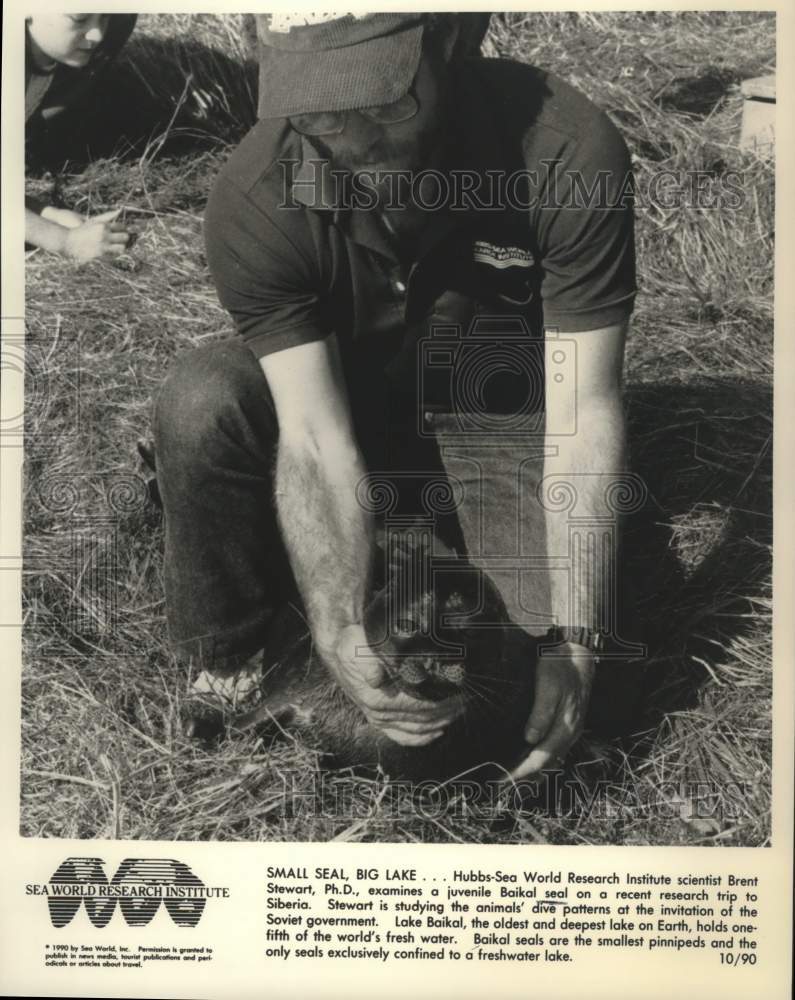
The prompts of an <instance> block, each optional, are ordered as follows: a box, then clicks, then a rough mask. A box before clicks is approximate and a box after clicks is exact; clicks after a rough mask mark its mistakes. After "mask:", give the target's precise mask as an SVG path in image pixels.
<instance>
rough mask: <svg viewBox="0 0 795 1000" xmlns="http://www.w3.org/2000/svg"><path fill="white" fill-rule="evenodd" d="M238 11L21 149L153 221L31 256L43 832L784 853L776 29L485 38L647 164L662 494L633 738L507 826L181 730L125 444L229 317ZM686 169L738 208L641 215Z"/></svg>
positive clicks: (635, 416) (152, 549)
mask: <svg viewBox="0 0 795 1000" xmlns="http://www.w3.org/2000/svg"><path fill="white" fill-rule="evenodd" d="M244 27H245V26H244V25H243V23H242V19H241V18H239V17H230V18H226V19H223V20H222V19H219V18H216V17H213V16H209V15H199V16H187V15H158V16H146V17H143V18H141V21H140V24H139V30H138V32H137V34H136V36H135V38H134V41H133V42H132V43H131V44H130V46H129V50H128V52H127V53H126V56H125V58H124V60H123V62H122V64H121V65H120V66H119V67H118V69H117V70H116V71H115V78H114V80H113V81H112V85H110V86H109V87H108V88H106V90H107V92H108V93H113V95H114V104H113V106H112V107H108V108H106V109H104V111H103V110H101V111H99V112H98V113H97V116H96V118H95V121H94V123H93V127H92V130H91V133H90V134H88V133H85V134H81V135H78V136H70V137H68V138H69V142H68V156H69V159H68V160H67V161H66V162H64V157H63V155H60V156H56V155H55V154H54V152H53V139H52V138H51V139H50V140H48V141H47V142H44V143H41V144H39V145H38V146H37V147H36V148H34V149H32V150H31V157H30V170H29V185H28V186H29V191H30V192H31V193H34V194H35V193H40V194H47V195H48V196H50V197H52V198H54V199H55V200H56V201H59V202H60V203H62V204H65V205H68V206H69V207H72V208H76V209H78V210H81V211H91V212H100V211H102V210H105V209H107V208H111V207H115V206H117V205H120V204H121V205H122V206H123V207H124V210H125V215H126V218H127V220H128V221H129V222H130V223H131V224H132V225H134V227H135V228H136V230H137V231H138V233H139V237H138V240H137V243H136V245H135V247H134V249H133V250H132V252H131V253H130V254H128V255H126V256H125V257H124V258H122V259H120V260H118V261H117V262H114V263H101V262H96V263H93V264H91V265H89V266H87V267H84V268H82V269H80V270H77V269H76V268H74V267H73V266H72V265H70V264H69V263H67V262H64V261H62V260H58V259H55V258H52V257H50V256H47V255H45V254H42V253H36V254H34V255H33V256H32V257H31V258H30V259H29V261H28V264H27V309H28V338H29V340H28V369H29V389H28V404H27V410H28V412H27V427H28V435H29V436H28V440H27V468H26V474H27V491H26V499H25V519H26V521H25V527H26V540H25V560H26V562H25V596H24V599H25V620H26V628H25V662H24V672H23V694H24V701H23V729H22V767H23V786H22V787H23V799H22V822H21V826H22V831H23V833H25V834H27V835H35V836H64V837H66V836H69V837H98V836H101V837H121V838H128V839H136V838H146V839H149V838H163V839H180V838H185V839H205V838H223V839H232V840H254V839H266V840H274V839H276V840H311V839H317V840H325V839H331V838H337V839H361V840H382V839H383V840H395V841H404V840H462V841H465V842H494V841H511V842H551V843H633V844H679V843H685V844H721V845H732V844H749V845H754V844H765V843H767V840H768V836H769V819H770V816H769V795H770V697H771V659H770V652H771V650H770V646H771V643H770V613H771V592H770V563H771V537H772V520H771V497H770V487H771V469H770V456H771V447H770V445H771V433H772V401H771V392H770V384H771V372H772V302H773V278H772V256H773V243H772V241H773V173H772V165H771V164H770V163H769V162H767V161H765V160H763V159H760V158H758V157H756V156H755V155H753V154H749V153H743V152H741V151H740V150H739V149H738V148H737V138H738V135H739V125H740V114H741V98H740V96H739V93H738V87H737V84H738V82H739V81H740V80H742V79H744V78H746V77H751V76H756V75H761V74H762V73H765V72H770V71H771V70H772V68H773V59H774V51H775V46H774V35H775V24H774V22H773V20H772V18H771V16H769V15H764V14H754V13H686V14H673V13H665V14H661V13H658V14H652V13H650V14H638V13H625V14H554V15H553V14H510V15H500V16H495V17H494V18H493V19H492V28H491V32H490V34H489V37H488V38H487V40H486V47H485V51H486V54H488V55H508V56H513V57H516V58H519V59H523V60H526V61H529V62H533V63H537V64H539V65H543V66H545V67H548V68H549V69H551V70H553V71H556V72H558V73H559V74H561V75H562V76H563V77H565V78H566V79H568V80H570V81H571V82H572V83H574V84H575V85H577V86H578V87H580V88H581V89H582V90H584V91H585V92H586V93H587V94H589V95H590V96H591V97H592V98H593V99H595V100H596V101H597V102H598V103H599V104H601V105H602V106H603V107H604V108H606V110H607V111H608V112H609V113H610V114H611V116H612V117H613V118H614V120H615V121H616V122H617V124H618V125H619V126H620V127H621V129H622V131H623V133H624V135H625V136H626V138H627V141H628V143H629V144H630V147H631V149H632V152H633V155H634V159H635V170H636V175H637V179H638V190H639V210H638V226H637V234H638V249H639V269H640V277H641V282H642V292H641V295H640V297H639V299H638V303H637V310H636V314H635V320H634V327H633V334H632V337H631V341H630V346H629V351H628V359H627V400H628V406H629V414H630V428H631V448H632V457H633V464H634V468H635V469H636V471H637V472H639V473H640V474H641V475H642V476H644V478H645V479H646V481H647V483H648V486H649V491H650V503H649V507H648V509H647V510H646V511H645V512H644V513H643V514H642V515H640V516H639V517H638V518H636V519H635V520H636V521H637V523H636V524H634V525H630V526H629V527H630V529H631V535H630V538H632V539H634V540H635V541H634V543H633V544H631V545H628V549H630V550H631V551H632V553H633V558H634V559H635V561H636V562H637V563H638V564H639V566H640V570H641V574H642V581H643V583H642V586H641V588H640V591H641V592H640V598H641V604H642V606H643V609H644V615H645V618H646V620H647V622H648V623H649V626H650V635H651V636H652V657H651V661H650V682H649V686H648V687H649V689H648V692H647V697H646V699H645V703H644V708H643V711H642V713H641V714H640V715H639V717H638V719H637V725H636V727H635V729H636V732H635V733H634V734H633V736H632V737H630V738H628V739H622V740H618V739H610V738H608V737H606V736H596V735H595V734H591V735H589V736H588V737H586V738H585V739H584V740H583V741H582V744H581V745H580V746H579V748H578V750H577V751H576V752H575V753H574V754H573V755H572V763H571V765H570V770H569V772H568V773H567V775H566V779H567V781H569V782H570V783H571V784H570V785H569V786H568V787H569V789H571V788H574V789H575V790H576V794H574V796H573V797H572V793H571V791H570V790H569V793H568V796H565V795H564V796H562V797H561V798H560V799H559V800H558V802H557V808H553V807H552V806H551V803H547V804H546V806H545V807H543V808H542V807H539V806H538V804H536V806H535V807H533V804H532V803H530V804H529V805H528V804H527V803H525V804H524V808H521V807H520V806H521V803H517V802H516V801H514V800H513V799H512V798H511V796H510V795H507V794H506V795H505V796H503V798H502V799H500V800H499V801H498V802H497V803H496V804H495V806H494V808H493V809H492V810H491V811H490V815H487V816H484V815H480V814H479V812H478V810H477V809H475V808H473V806H472V804H471V803H469V804H467V802H466V801H465V797H462V796H461V795H460V794H459V795H458V796H457V797H455V796H453V798H452V799H451V800H448V801H447V806H448V808H447V810H444V809H439V810H434V809H433V808H426V809H425V810H424V811H423V810H420V809H419V808H418V804H417V802H416V800H415V799H414V798H413V797H412V796H411V795H410V794H409V793H407V792H406V791H405V790H401V789H394V788H390V787H388V786H387V785H385V784H384V782H383V781H378V780H374V781H368V780H363V779H358V778H355V777H353V776H352V775H350V774H339V773H338V774H331V775H327V776H326V779H325V781H324V782H323V783H322V784H321V783H320V771H319V769H318V767H317V757H316V754H315V753H314V752H313V751H312V749H311V748H309V747H305V746H301V745H298V744H296V743H294V742H287V743H285V744H283V745H280V746H278V747H275V748H273V749H271V750H269V751H268V752H265V750H264V748H263V747H262V745H261V744H258V743H257V742H256V739H255V738H253V737H252V738H249V739H241V740H236V741H229V742H227V743H225V744H224V745H223V746H221V747H220V748H218V749H217V750H215V751H213V752H208V751H206V750H203V749H201V748H198V747H196V746H194V745H192V744H189V743H188V742H187V741H185V740H184V739H183V737H182V736H181V735H180V733H179V727H178V721H177V720H178V717H179V707H180V698H181V697H182V696H183V693H184V691H185V687H186V682H187V678H186V676H185V674H184V672H183V671H182V670H181V669H180V668H179V667H177V666H176V665H175V664H174V662H173V661H172V659H171V657H170V655H169V652H168V649H167V644H166V631H165V621H164V608H163V598H162V593H163V590H162V557H161V549H162V523H161V519H160V516H159V514H158V512H157V511H156V509H154V508H153V507H152V506H151V505H150V504H148V503H147V502H146V498H145V494H144V490H143V487H142V482H141V480H140V478H138V474H139V472H140V470H139V468H138V466H137V464H136V459H135V454H134V443H135V440H136V438H137V437H138V435H139V434H142V433H144V432H146V430H147V427H148V411H149V404H150V398H151V395H152V393H153V392H154V390H155V388H156V387H157V385H158V382H159V381H160V379H161V377H162V375H163V372H164V370H165V368H166V366H167V364H168V362H169V360H170V359H171V358H172V357H173V356H174V355H176V354H178V353H180V352H182V351H186V350H189V349H190V348H192V347H194V346H196V345H199V344H201V343H205V342H206V341H207V340H210V339H213V338H218V337H223V336H226V335H227V334H228V332H229V323H228V321H227V318H226V316H225V314H224V313H223V311H222V310H221V308H220V307H219V306H218V304H217V303H216V300H215V296H214V293H213V290H212V286H211V283H210V279H209V275H208V271H207V267H206V263H205V260H204V256H203V248H202V240H201V215H202V209H203V205H204V201H205V198H206V194H207V191H208V189H209V187H210V184H211V182H212V180H213V177H214V176H215V174H216V172H217V170H218V168H219V166H220V164H221V162H222V161H223V159H224V157H225V156H226V155H227V153H228V151H229V148H230V145H232V144H234V142H235V141H237V139H238V138H239V137H240V136H241V135H242V134H243V132H244V131H245V129H246V128H247V126H248V125H249V123H250V122H251V120H252V116H253V108H254V98H253V94H254V93H255V81H256V75H255V71H254V66H253V63H252V62H251V60H250V52H251V50H250V47H249V42H248V41H247V40H246V32H245V30H244ZM122 123H123V124H122ZM65 138H66V137H63V136H62V137H61V139H62V141H65ZM86 144H88V147H89V148H90V155H87V154H86ZM669 169H670V170H675V171H679V170H682V171H684V170H689V171H693V170H700V171H703V172H704V176H705V180H703V181H702V182H701V183H702V185H704V186H705V190H707V191H708V192H709V193H711V194H713V195H716V196H718V197H719V198H724V197H725V193H726V188H727V185H730V184H732V183H733V184H734V185H735V186H738V185H739V188H740V195H741V197H740V198H739V199H738V200H739V201H740V202H741V204H740V205H739V206H735V207H734V208H730V207H727V206H726V205H725V204H724V207H723V208H722V209H720V208H717V209H716V208H696V207H693V206H692V204H691V205H690V206H688V205H687V203H685V205H684V206H683V207H678V208H675V207H670V208H666V207H662V206H660V205H655V204H651V203H650V201H649V199H648V198H645V197H644V192H646V191H647V190H648V188H649V184H650V183H651V180H652V178H653V177H654V175H655V173H656V172H659V171H661V170H669ZM731 171H737V174H738V176H739V178H740V180H739V181H737V180H735V181H732V180H731V173H730V172H731ZM589 799H590V800H591V803H592V808H591V809H590V810H588V809H587V808H586V809H583V808H579V809H577V808H573V806H574V805H576V804H577V803H578V802H579V803H580V804H582V802H583V800H585V801H588V800H589Z"/></svg>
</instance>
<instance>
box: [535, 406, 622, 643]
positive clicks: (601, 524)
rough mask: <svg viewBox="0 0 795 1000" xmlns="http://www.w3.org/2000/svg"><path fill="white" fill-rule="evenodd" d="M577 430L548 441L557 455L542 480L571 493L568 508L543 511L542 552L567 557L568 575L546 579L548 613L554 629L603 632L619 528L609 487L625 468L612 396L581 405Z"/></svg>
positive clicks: (610, 617) (609, 615) (609, 617)
mask: <svg viewBox="0 0 795 1000" xmlns="http://www.w3.org/2000/svg"><path fill="white" fill-rule="evenodd" d="M577 425H578V430H577V433H576V434H574V435H572V436H571V437H554V438H552V437H550V439H549V442H548V443H549V444H550V445H553V444H554V446H555V448H556V449H557V454H555V455H553V456H550V457H548V458H547V459H546V461H545V463H544V476H545V479H546V478H547V477H550V476H551V477H554V478H555V479H557V478H558V477H559V478H560V479H561V480H563V481H566V482H569V483H571V484H572V487H573V489H574V491H575V496H574V504H573V507H570V508H569V509H568V510H565V511H560V510H550V509H547V511H546V531H547V551H548V553H549V555H550V556H551V557H552V558H554V557H555V556H560V555H566V554H568V557H569V567H568V569H569V571H568V573H564V572H559V571H553V572H552V573H551V574H550V590H551V601H552V611H553V614H554V615H555V616H556V618H557V621H558V623H559V624H560V625H567V626H574V627H580V626H585V627H587V628H589V629H592V630H597V629H601V630H604V629H606V628H608V627H609V624H610V623H611V622H612V621H614V619H615V610H616V609H615V608H611V607H610V602H611V601H612V600H614V598H615V588H614V586H613V580H614V564H615V560H616V555H617V548H618V541H619V527H620V526H619V524H618V519H617V515H616V513H615V511H614V510H613V509H611V507H610V504H609V493H610V485H611V483H612V482H613V481H615V479H616V478H617V477H618V476H620V475H621V474H622V473H623V472H624V470H625V467H626V422H625V417H624V412H623V407H622V405H621V400H620V397H619V396H618V394H615V395H614V396H610V397H608V398H598V399H595V400H592V401H588V402H584V403H581V406H580V408H579V410H578V413H577ZM548 482H551V480H548ZM550 506H552V505H550Z"/></svg>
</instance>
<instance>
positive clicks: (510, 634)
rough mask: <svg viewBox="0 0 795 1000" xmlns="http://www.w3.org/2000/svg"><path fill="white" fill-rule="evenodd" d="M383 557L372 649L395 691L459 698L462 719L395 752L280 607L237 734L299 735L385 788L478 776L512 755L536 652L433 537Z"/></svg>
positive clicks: (401, 540)
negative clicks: (253, 701) (258, 686)
mask: <svg viewBox="0 0 795 1000" xmlns="http://www.w3.org/2000/svg"><path fill="white" fill-rule="evenodd" d="M431 548H432V549H433V552H431V551H430V549H431ZM381 551H382V552H383V558H382V560H381V564H382V571H381V573H380V574H379V575H380V577H381V580H382V584H381V586H380V587H377V588H376V589H375V593H374V595H373V597H372V599H371V600H370V602H369V604H368V606H367V609H366V613H365V622H364V624H365V632H366V635H367V639H368V643H369V645H370V648H371V649H372V650H373V652H374V653H375V654H376V655H377V656H378V657H379V658H380V659H381V661H382V663H383V665H384V667H385V669H386V671H387V673H388V674H389V678H390V680H391V681H393V682H394V684H395V685H396V686H397V687H398V688H399V689H400V690H402V691H404V692H406V693H407V694H409V695H411V696H412V697H415V698H419V699H430V700H439V699H442V698H447V697H451V696H453V697H457V698H460V699H461V700H462V703H463V712H462V714H461V716H460V717H459V718H458V719H456V720H455V721H454V722H453V723H452V724H451V725H450V726H449V727H448V729H447V730H446V732H445V733H444V734H443V735H442V736H441V737H440V738H439V739H437V740H435V741H434V742H433V743H431V744H428V745H427V746H423V747H405V746H402V745H400V744H398V743H395V742H394V741H393V740H391V739H390V738H388V737H387V736H385V735H384V734H383V733H382V732H380V731H379V730H378V729H375V728H374V727H373V726H371V725H370V724H369V722H368V721H367V719H366V718H365V716H364V715H363V713H362V712H361V710H360V709H359V708H358V707H357V706H356V705H355V704H354V703H353V702H352V701H350V699H349V698H348V697H347V696H346V695H345V693H344V692H343V691H342V690H341V689H340V688H339V687H338V686H337V684H336V683H335V681H334V679H333V677H332V676H331V675H330V674H329V672H328V670H327V669H326V667H325V666H324V665H323V663H322V662H321V661H320V660H319V658H318V657H317V656H316V655H314V654H313V651H312V644H311V636H310V634H309V631H308V629H307V627H306V624H305V622H304V620H303V618H302V617H301V616H300V614H299V613H298V612H296V610H295V609H294V608H292V607H289V608H285V609H283V612H282V613H281V615H280V616H279V618H278V620H277V621H276V622H274V626H273V628H272V630H271V640H270V642H269V645H268V647H267V648H266V650H265V654H264V657H265V664H266V665H265V667H264V670H263V680H262V687H263V700H262V701H261V702H260V703H259V704H258V705H257V707H256V708H255V709H253V710H252V711H251V712H249V713H247V714H246V715H243V716H241V717H239V718H238V719H237V720H235V722H234V728H235V729H251V728H255V727H259V728H261V729H262V730H263V731H264V732H270V731H272V732H274V733H277V732H279V731H285V730H298V731H300V732H301V733H302V734H303V735H304V736H305V738H306V739H307V741H308V742H310V743H314V744H316V745H317V746H318V747H319V748H320V749H321V750H323V751H324V753H325V754H327V755H328V758H329V760H330V762H331V763H333V764H334V765H335V766H338V767H358V768H365V769H370V768H376V767H380V768H381V769H382V770H383V771H384V772H385V773H387V774H388V775H389V776H390V777H391V778H393V779H405V780H415V781H416V780H423V779H440V780H441V779H445V778H448V777H451V776H453V775H457V774H462V773H464V772H468V773H469V775H470V776H471V775H473V774H474V775H477V776H481V777H486V776H487V775H488V773H489V772H493V771H495V770H498V769H499V768H500V767H504V766H507V765H508V764H510V762H511V761H512V760H513V759H515V757H516V756H517V755H518V754H519V753H520V752H521V749H522V746H523V741H522V731H523V727H524V723H525V721H526V719H527V712H528V706H529V705H530V704H531V700H532V690H533V681H534V665H535V658H536V642H535V641H534V640H533V639H532V638H531V637H530V636H529V635H528V634H527V633H525V632H524V631H523V630H521V629H519V628H518V627H516V626H514V625H512V624H511V623H510V622H509V620H508V616H507V614H506V611H505V606H504V604H503V601H502V598H501V597H500V595H499V593H498V591H497V589H496V588H495V586H494V584H493V583H492V582H491V580H490V579H489V577H488V576H487V575H486V574H485V573H483V572H481V571H479V570H478V569H476V568H475V567H474V566H472V565H471V564H470V563H468V562H466V561H465V560H462V559H461V558H460V557H458V556H456V554H455V553H454V552H452V551H451V550H450V549H448V548H446V547H445V546H444V545H443V544H442V543H441V542H440V541H439V540H438V538H434V539H433V541H432V542H431V541H429V538H428V536H427V535H426V536H423V535H421V534H418V533H417V532H411V531H410V532H403V533H401V534H400V535H398V536H396V535H392V536H391V537H390V538H389V539H388V541H387V544H386V545H385V546H384V549H382V550H381Z"/></svg>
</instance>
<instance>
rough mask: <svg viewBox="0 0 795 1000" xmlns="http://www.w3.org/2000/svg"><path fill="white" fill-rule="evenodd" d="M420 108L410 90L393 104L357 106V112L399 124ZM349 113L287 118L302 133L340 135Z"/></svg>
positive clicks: (332, 112)
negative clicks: (367, 106)
mask: <svg viewBox="0 0 795 1000" xmlns="http://www.w3.org/2000/svg"><path fill="white" fill-rule="evenodd" d="M419 110H420V105H419V102H418V101H417V98H416V97H415V96H414V94H412V92H411V91H409V92H408V93H407V94H404V95H403V96H402V97H399V98H398V99H397V100H396V101H392V103H391V104H374V105H373V106H372V107H369V108H356V113H357V114H359V115H363V116H364V117H365V118H367V119H369V121H371V122H375V123H376V125H397V124H399V123H400V122H407V121H408V120H409V119H410V118H413V117H414V116H415V115H416V114H417V112H418V111H419ZM349 114H350V112H349V111H315V112H309V113H307V114H305V115H290V116H289V117H288V119H287V120H288V121H289V123H290V125H292V127H293V128H294V129H295V131H296V132H300V133H301V135H339V134H340V133H341V132H342V131H344V129H345V126H346V124H347V122H348V115H349Z"/></svg>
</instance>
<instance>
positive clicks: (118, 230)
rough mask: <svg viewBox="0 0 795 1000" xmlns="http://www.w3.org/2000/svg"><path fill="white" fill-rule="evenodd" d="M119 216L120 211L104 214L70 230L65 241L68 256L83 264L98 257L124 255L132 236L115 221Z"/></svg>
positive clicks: (65, 251) (115, 210)
mask: <svg viewBox="0 0 795 1000" xmlns="http://www.w3.org/2000/svg"><path fill="white" fill-rule="evenodd" d="M118 214H119V211H118V209H114V210H113V211H112V212H104V213H103V214H102V215H98V216H96V217H95V218H93V219H89V220H88V221H83V222H81V224H80V225H78V226H75V228H73V229H70V230H69V232H68V233H67V234H66V239H65V240H64V253H65V254H66V256H67V257H71V258H72V260H76V261H78V263H81V264H82V263H84V262H85V261H88V260H95V259H96V258H97V257H108V256H118V255H119V254H122V253H124V251H125V249H126V248H127V243H128V241H129V239H130V234H129V233H128V232H127V231H126V230H125V228H124V226H123V225H122V224H121V223H120V222H115V221H114V220H115V219H116V216H117V215H118Z"/></svg>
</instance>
